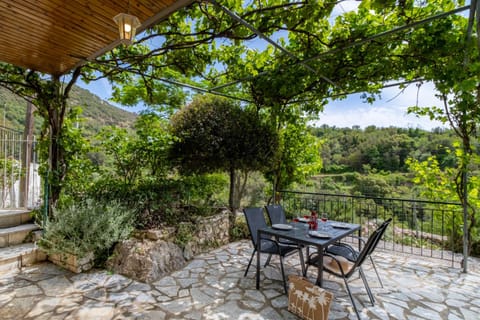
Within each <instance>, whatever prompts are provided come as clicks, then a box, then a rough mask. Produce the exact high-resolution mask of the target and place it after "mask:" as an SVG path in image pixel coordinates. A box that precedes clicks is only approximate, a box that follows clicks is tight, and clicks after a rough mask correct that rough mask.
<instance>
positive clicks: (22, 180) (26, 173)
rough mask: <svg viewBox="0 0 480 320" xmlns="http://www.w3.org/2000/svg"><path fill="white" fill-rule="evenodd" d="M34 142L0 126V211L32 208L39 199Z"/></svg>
mask: <svg viewBox="0 0 480 320" xmlns="http://www.w3.org/2000/svg"><path fill="white" fill-rule="evenodd" d="M35 146H36V141H35V138H33V139H32V140H24V139H23V135H22V133H20V132H17V131H15V130H11V129H8V128H5V127H0V209H7V208H8V209H16V208H33V207H35V206H36V205H38V202H39V199H40V197H41V195H40V193H41V191H40V183H41V181H40V176H39V174H38V161H37V154H36V151H35Z"/></svg>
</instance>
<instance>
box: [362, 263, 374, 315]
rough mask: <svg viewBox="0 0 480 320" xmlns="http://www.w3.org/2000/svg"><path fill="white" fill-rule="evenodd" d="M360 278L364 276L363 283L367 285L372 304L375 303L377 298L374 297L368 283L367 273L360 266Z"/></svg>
mask: <svg viewBox="0 0 480 320" xmlns="http://www.w3.org/2000/svg"><path fill="white" fill-rule="evenodd" d="M359 271H360V278H362V281H363V284H364V285H365V289H366V290H367V294H368V297H369V298H370V302H371V303H372V306H374V305H375V298H374V297H373V293H372V290H371V289H370V286H369V285H368V282H367V278H366V277H365V273H364V272H363V269H362V268H361V267H360V268H359Z"/></svg>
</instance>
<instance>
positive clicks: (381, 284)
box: [369, 256, 383, 288]
mask: <svg viewBox="0 0 480 320" xmlns="http://www.w3.org/2000/svg"><path fill="white" fill-rule="evenodd" d="M369 258H370V262H372V266H373V270H375V273H376V274H377V278H378V282H380V286H381V287H382V288H383V282H382V279H380V275H379V274H378V271H377V266H376V265H375V262H373V258H372V256H369Z"/></svg>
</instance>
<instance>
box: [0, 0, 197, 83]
mask: <svg viewBox="0 0 480 320" xmlns="http://www.w3.org/2000/svg"><path fill="white" fill-rule="evenodd" d="M191 2H192V0H129V1H128V0H68V1H67V0H0V34H1V36H0V61H2V62H6V63H9V64H13V65H16V66H20V67H24V68H28V69H33V70H36V71H40V72H43V73H47V74H51V75H57V76H59V75H62V74H65V73H68V72H69V71H70V70H71V69H73V68H74V67H75V66H78V65H80V64H82V63H84V62H85V61H86V60H88V59H93V58H95V57H97V56H99V55H101V54H103V53H105V52H107V51H108V50H111V49H112V48H114V47H115V46H116V45H118V44H119V39H118V38H119V35H118V27H117V25H116V24H115V22H114V21H113V17H114V16H115V15H117V14H118V13H121V12H124V13H130V14H132V15H135V16H137V17H138V19H139V20H140V22H141V24H142V25H141V26H140V27H139V28H138V30H137V34H138V33H139V32H141V31H143V30H145V29H146V28H148V27H150V26H152V25H154V24H156V23H158V22H159V21H161V20H162V19H164V18H165V17H167V16H168V15H169V14H170V13H172V12H174V11H176V10H178V9H180V8H182V7H184V6H186V5H188V4H190V3H191Z"/></svg>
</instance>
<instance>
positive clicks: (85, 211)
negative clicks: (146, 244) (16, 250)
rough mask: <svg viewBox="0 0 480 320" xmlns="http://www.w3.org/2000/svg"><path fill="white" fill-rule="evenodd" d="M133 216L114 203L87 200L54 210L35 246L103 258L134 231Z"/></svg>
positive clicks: (131, 212)
mask: <svg viewBox="0 0 480 320" xmlns="http://www.w3.org/2000/svg"><path fill="white" fill-rule="evenodd" d="M133 226H134V214H133V211H132V210H129V209H125V208H124V207H122V206H121V205H120V204H118V203H117V202H110V203H101V202H94V201H92V200H86V201H85V202H81V203H78V204H73V205H69V206H67V207H64V208H55V209H53V218H52V219H51V220H49V221H47V223H46V226H45V230H44V235H43V237H42V238H41V239H40V241H39V243H38V245H39V246H40V247H41V248H42V249H43V250H44V251H45V252H46V253H47V254H53V253H62V252H68V253H71V254H75V255H78V256H80V257H83V256H85V255H86V254H87V253H88V252H93V253H94V254H95V256H96V257H99V256H104V255H105V253H106V252H108V251H109V249H111V248H112V246H113V245H114V244H115V243H116V242H118V241H120V240H122V239H126V238H127V237H128V236H129V235H130V233H131V232H132V230H133Z"/></svg>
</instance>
